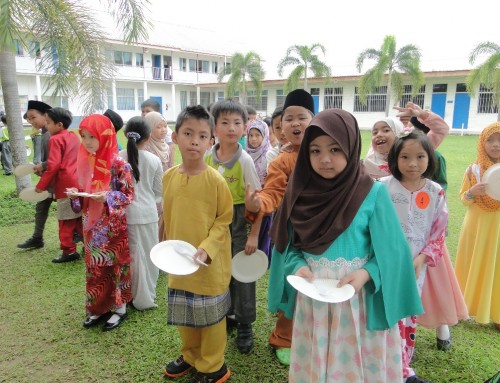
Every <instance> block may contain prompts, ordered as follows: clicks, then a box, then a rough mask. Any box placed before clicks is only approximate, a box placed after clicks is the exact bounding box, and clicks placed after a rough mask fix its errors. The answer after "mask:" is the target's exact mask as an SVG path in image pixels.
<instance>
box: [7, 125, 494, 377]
mask: <svg viewBox="0 0 500 383" xmlns="http://www.w3.org/2000/svg"><path fill="white" fill-rule="evenodd" d="M477 138H478V137H477V136H465V137H459V136H449V137H448V138H446V140H445V141H444V143H443V144H442V145H441V147H440V151H441V153H442V154H443V155H444V156H445V157H446V159H447V165H448V181H449V187H448V204H449V210H450V219H449V236H448V239H447V242H448V247H449V250H450V254H451V256H452V259H454V254H455V252H456V247H457V241H458V235H459V232H460V227H461V224H462V220H463V216H464V213H465V209H464V207H463V206H462V205H461V203H460V201H459V199H458V190H459V187H460V184H461V181H462V176H463V173H464V170H465V168H466V166H467V164H468V163H470V162H471V161H473V160H474V158H475V153H476V143H477ZM122 139H123V138H122ZM368 142H369V135H368V133H367V132H363V147H364V149H363V153H366V150H367V148H368ZM176 157H177V160H179V153H178V151H177V156H176ZM33 181H36V177H33ZM14 190H15V186H14V178H13V177H6V176H3V175H1V176H0V197H1V198H0V217H1V220H0V281H1V289H0V318H1V320H0V350H1V353H0V354H1V356H0V382H6V383H11V382H75V383H76V382H82V383H83V382H163V381H167V380H166V379H165V378H164V377H163V375H162V368H163V366H164V365H165V363H166V362H167V361H168V360H170V359H172V358H175V357H177V356H178V354H179V349H180V341H179V337H178V335H177V332H176V329H175V328H174V327H172V326H167V325H166V310H167V307H166V279H167V277H166V275H164V274H162V275H161V276H160V279H159V283H158V288H157V292H158V299H157V303H158V308H157V309H155V310H148V311H145V312H139V311H135V310H133V309H130V310H129V314H130V315H129V318H128V319H127V320H126V321H125V322H124V324H123V326H121V327H120V328H119V329H117V330H114V331H111V332H107V333H103V332H102V331H101V330H100V328H93V329H89V330H86V329H84V328H83V327H82V322H83V320H84V317H85V310H84V296H85V267H84V262H83V261H82V260H80V261H78V262H74V263H70V264H53V263H51V262H50V261H51V259H52V258H54V257H56V256H58V254H59V252H60V250H59V246H58V236H57V220H56V218H55V214H51V216H50V218H49V220H48V222H47V227H46V234H45V243H46V245H45V247H44V248H42V249H38V250H33V251H22V250H19V249H17V247H16V244H17V243H19V242H22V241H24V240H25V239H26V238H28V237H29V236H30V235H31V234H32V230H33V213H34V205H32V204H29V203H25V202H23V201H20V200H19V199H18V198H16V197H15V195H14ZM54 205H55V204H54ZM54 208H55V206H54ZM257 289H258V296H257V299H258V304H257V306H258V315H257V322H256V323H255V326H254V329H255V347H254V349H253V350H252V352H251V353H250V354H248V355H241V354H239V353H238V351H237V349H236V347H235V344H234V334H232V335H229V336H228V346H227V351H226V361H227V364H228V366H229V368H230V369H231V371H232V373H233V377H232V379H231V381H232V382H234V383H238V382H245V383H247V382H256V383H257V382H285V381H286V380H287V374H288V370H287V368H285V367H283V366H281V365H279V363H278V362H277V361H276V359H275V358H274V356H273V355H272V354H271V353H270V351H269V350H268V347H267V338H268V335H269V332H270V330H271V329H272V327H273V326H274V321H275V317H274V315H273V314H271V313H269V312H268V311H267V310H266V307H267V278H265V277H264V278H261V280H259V282H258V284H257ZM452 333H453V338H454V344H453V347H452V349H451V350H450V351H449V352H442V351H437V349H436V346H435V334H434V331H432V330H426V329H424V328H421V327H420V328H419V331H418V341H417V346H416V355H415V357H414V362H413V366H414V367H415V369H416V371H417V373H418V374H419V375H420V376H422V377H423V378H425V379H428V380H430V381H433V382H435V383H444V382H457V383H458V382H460V383H462V382H466V383H476V382H477V383H480V382H483V381H484V380H485V379H486V378H487V377H489V376H491V375H493V374H494V373H495V372H496V371H498V370H499V369H500V352H499V350H500V332H498V331H497V330H496V329H495V328H494V327H493V325H491V324H490V325H479V324H477V323H475V322H474V321H473V320H469V321H465V322H462V323H460V324H459V325H457V326H456V327H454V328H453V329H452ZM178 381H179V382H187V381H188V379H186V378H181V379H179V380H178Z"/></svg>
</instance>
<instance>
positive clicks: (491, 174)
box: [483, 164, 500, 201]
mask: <svg viewBox="0 0 500 383" xmlns="http://www.w3.org/2000/svg"><path fill="white" fill-rule="evenodd" d="M483 182H485V183H486V193H487V194H488V195H489V196H490V197H491V198H493V199H496V200H498V201H500V164H495V165H492V166H490V167H489V168H488V169H486V171H485V172H484V174H483Z"/></svg>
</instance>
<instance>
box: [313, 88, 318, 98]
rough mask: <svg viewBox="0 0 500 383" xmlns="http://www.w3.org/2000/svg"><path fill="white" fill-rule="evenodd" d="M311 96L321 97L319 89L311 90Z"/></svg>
mask: <svg viewBox="0 0 500 383" xmlns="http://www.w3.org/2000/svg"><path fill="white" fill-rule="evenodd" d="M311 96H319V88H311Z"/></svg>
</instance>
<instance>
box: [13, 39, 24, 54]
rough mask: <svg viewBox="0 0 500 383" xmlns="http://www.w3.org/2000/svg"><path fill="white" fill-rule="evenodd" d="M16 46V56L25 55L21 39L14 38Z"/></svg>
mask: <svg viewBox="0 0 500 383" xmlns="http://www.w3.org/2000/svg"><path fill="white" fill-rule="evenodd" d="M14 44H15V46H16V56H24V46H23V43H22V42H21V40H14Z"/></svg>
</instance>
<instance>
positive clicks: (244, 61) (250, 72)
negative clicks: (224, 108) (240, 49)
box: [218, 51, 265, 104]
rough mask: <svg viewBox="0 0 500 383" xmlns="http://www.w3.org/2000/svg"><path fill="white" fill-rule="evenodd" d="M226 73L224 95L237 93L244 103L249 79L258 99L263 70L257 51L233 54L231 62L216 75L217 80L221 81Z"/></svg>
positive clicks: (231, 95) (260, 91)
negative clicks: (226, 80)
mask: <svg viewBox="0 0 500 383" xmlns="http://www.w3.org/2000/svg"><path fill="white" fill-rule="evenodd" d="M228 75H229V76H230V77H229V80H228V82H227V83H226V86H225V93H226V97H233V96H235V95H236V94H237V93H239V95H240V97H239V98H240V101H241V103H242V104H246V103H247V93H248V81H250V83H251V84H253V87H254V88H255V91H256V93H257V100H259V99H260V96H261V93H262V80H263V79H264V76H265V72H264V68H263V67H262V59H261V57H260V56H259V55H258V54H257V53H255V52H254V51H250V52H248V53H246V54H243V53H235V54H233V56H232V57H231V64H230V65H226V66H225V67H224V68H223V69H222V71H221V72H220V73H219V75H218V81H219V82H222V80H223V79H224V77H226V76H228Z"/></svg>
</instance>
